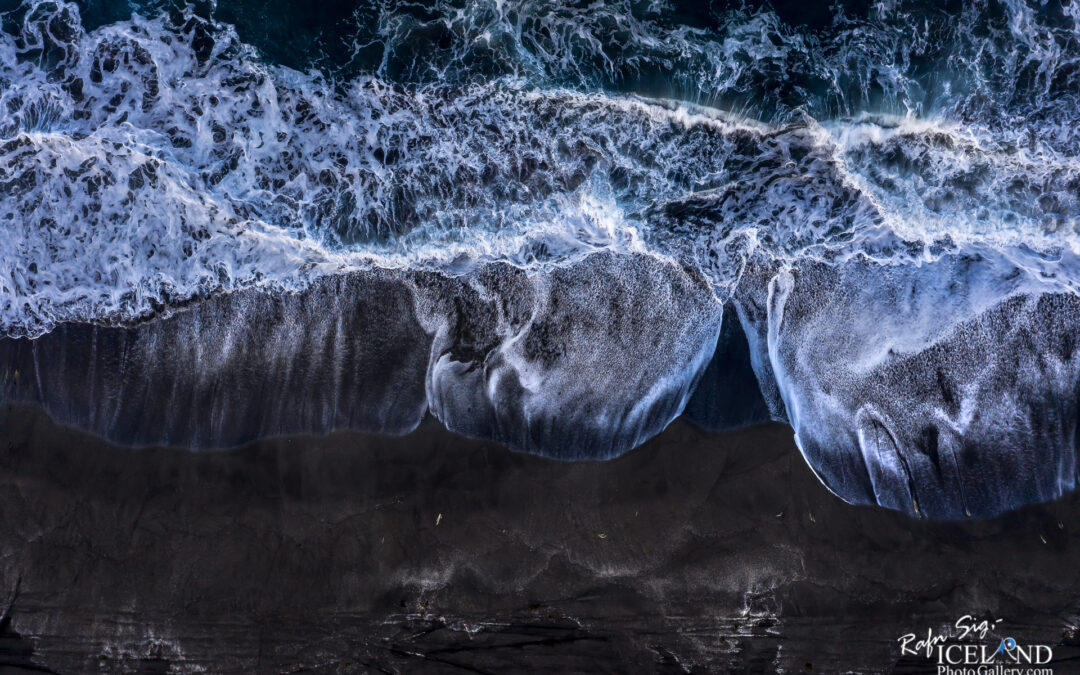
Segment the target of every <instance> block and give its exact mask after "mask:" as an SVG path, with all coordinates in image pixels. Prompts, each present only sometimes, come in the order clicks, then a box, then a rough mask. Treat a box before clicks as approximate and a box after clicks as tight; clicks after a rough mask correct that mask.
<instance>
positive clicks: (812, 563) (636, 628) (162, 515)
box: [0, 406, 1080, 673]
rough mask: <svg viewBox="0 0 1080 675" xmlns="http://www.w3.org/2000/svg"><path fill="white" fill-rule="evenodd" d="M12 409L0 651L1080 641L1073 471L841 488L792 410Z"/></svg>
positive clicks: (47, 665)
mask: <svg viewBox="0 0 1080 675" xmlns="http://www.w3.org/2000/svg"><path fill="white" fill-rule="evenodd" d="M0 429H3V430H4V438H3V441H4V442H3V443H2V444H0V482H2V485H0V608H2V609H3V621H2V623H0V629H2V633H0V671H2V672H5V673H8V672H11V673H18V672H42V671H45V672H62V673H76V672H195V671H200V670H201V671H204V672H215V673H217V672H237V673H239V672H327V673H329V672H507V671H508V670H510V669H517V668H523V667H525V668H528V669H529V670H533V671H546V672H687V671H689V672H705V671H712V672H717V671H719V672H724V671H732V672H826V673H828V672H892V671H895V672H933V671H932V667H933V666H932V665H931V662H930V661H927V660H926V659H913V658H910V657H909V658H908V659H907V660H902V659H901V658H900V653H899V649H898V643H897V639H898V638H899V636H901V635H903V634H906V633H909V632H916V633H920V634H921V633H924V632H925V631H926V630H927V629H928V628H933V629H934V630H935V631H937V630H939V629H944V628H945V627H947V626H948V625H951V624H952V623H953V622H954V621H955V620H956V619H957V618H958V617H960V616H962V615H964V614H971V615H974V616H977V617H984V616H985V617H990V618H998V619H1002V620H1003V624H1002V630H1005V627H1008V630H1009V631H1010V634H1012V635H1013V636H1014V637H1016V639H1017V640H1022V641H1024V642H1026V643H1046V644H1050V645H1053V646H1054V656H1055V663H1056V664H1058V667H1059V669H1060V672H1067V670H1066V669H1067V668H1069V667H1070V666H1069V665H1068V664H1069V663H1072V664H1075V663H1076V660H1077V658H1078V656H1080V639H1078V636H1077V633H1076V624H1077V618H1076V609H1077V607H1076V598H1077V597H1080V566H1078V565H1077V564H1076V555H1075V550H1076V546H1077V543H1078V542H1077V538H1078V537H1077V530H1076V522H1077V518H1076V515H1077V514H1078V513H1080V495H1074V496H1072V497H1069V498H1066V499H1065V500H1062V501H1060V502H1057V503H1054V504H1050V505H1046V506H1041V507H1034V508H1028V509H1025V510H1023V511H1020V512H1017V513H1015V514H1012V515H1009V516H1006V517H1003V518H1000V519H997V520H994V521H988V522H965V523H930V522H926V521H919V520H913V519H911V518H909V517H907V516H904V515H902V514H899V513H894V512H890V511H887V510H884V509H879V508H870V507H854V506H849V505H847V504H845V503H843V502H842V501H840V500H839V499H837V498H836V497H834V496H833V495H831V494H829V493H828V491H827V490H826V489H825V488H824V487H823V486H822V485H821V484H820V483H819V482H818V481H817V480H816V478H815V477H814V476H813V474H812V473H811V471H810V470H809V468H808V467H807V465H806V464H805V462H804V461H803V460H802V458H801V457H800V456H799V454H798V451H797V450H796V449H795V447H794V445H793V443H792V441H791V433H790V430H789V429H788V428H787V427H785V426H782V425H765V426H758V427H754V428H751V429H748V430H745V431H741V432H736V433H728V434H722V435H713V434H708V433H705V432H702V431H699V430H697V429H696V428H694V427H692V426H690V425H689V424H687V423H685V422H683V421H681V420H677V421H676V422H675V423H674V424H672V425H671V427H670V428H668V429H667V430H666V431H665V432H664V433H663V434H661V435H660V436H659V437H657V438H655V439H653V440H652V441H650V442H648V443H646V444H645V445H644V446H642V447H640V448H638V449H636V450H634V451H632V452H630V453H628V454H627V455H625V456H623V457H621V458H619V459H617V460H614V461H610V462H580V463H565V462H558V461H554V460H549V459H542V458H537V457H532V456H528V455H521V454H515V453H511V452H509V451H507V450H506V449H504V448H503V447H501V446H499V445H497V444H494V443H487V442H481V441H474V440H469V439H465V438H462V437H459V436H456V435H453V434H450V433H448V432H446V431H445V430H443V429H442V428H441V427H440V426H439V425H438V424H437V423H435V422H434V421H432V420H427V421H426V422H425V423H424V424H423V425H422V426H421V428H420V429H418V430H417V431H415V432H413V433H411V434H408V435H407V436H404V437H378V436H369V435H362V434H355V433H336V434H333V435H331V436H328V437H323V438H311V437H304V438H282V439H274V440H267V441H262V442H258V443H255V444H253V445H250V446H247V447H245V448H242V449H239V450H235V451H227V452H216V453H191V452H186V451H177V450H169V449H144V450H129V449H123V448H119V447H116V446H112V445H109V444H106V443H103V442H101V441H99V440H97V439H96V438H94V437H92V436H88V435H86V434H83V433H81V432H78V431H74V430H71V429H67V428H63V427H58V426H57V425H55V424H54V423H52V422H51V421H50V420H49V419H48V418H46V417H45V416H44V415H42V414H40V413H37V412H34V411H33V410H30V409H26V408H20V407H12V406H5V407H4V408H3V412H2V416H0Z"/></svg>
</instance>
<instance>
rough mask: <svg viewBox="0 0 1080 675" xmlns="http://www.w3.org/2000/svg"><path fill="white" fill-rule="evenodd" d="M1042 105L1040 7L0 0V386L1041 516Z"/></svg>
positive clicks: (245, 430) (1062, 234)
mask: <svg viewBox="0 0 1080 675" xmlns="http://www.w3.org/2000/svg"><path fill="white" fill-rule="evenodd" d="M811 5H813V6H811ZM1078 97H1080V4H1078V3H1077V2H1076V1H1075V0H1072V1H1070V2H1064V1H1049V0H1048V1H1046V2H1041V1H1039V0H1030V1H1022V0H1008V1H998V0H972V1H970V2H945V3H933V2H904V1H901V0H882V1H879V2H845V3H837V4H834V5H831V6H825V5H818V4H814V3H779V2H778V3H754V2H746V3H722V2H710V3H689V2H688V3H671V2H659V1H656V2H630V1H622V2H580V3H578V2H539V1H523V2H514V1H511V0H495V1H492V2H452V1H444V0H439V1H436V2H433V3H420V2H408V1H404V0H403V1H398V2H380V3H366V2H337V3H319V4H318V6H317V7H308V6H306V5H303V4H296V3H288V2H284V1H283V0H281V1H271V0H262V1H254V0H252V1H246V2H220V3H214V2H161V1H159V2H116V1H97V2H57V1H45V0H26V1H24V2H21V3H16V2H5V3H3V7H2V14H0V228H2V233H3V236H0V335H3V336H4V342H3V349H4V350H6V351H5V352H4V354H5V355H6V356H5V358H7V359H8V367H7V368H6V370H8V371H11V373H12V376H11V378H9V377H8V375H7V374H6V373H5V380H4V385H3V386H4V388H5V389H4V391H5V392H6V395H8V396H12V397H15V398H21V399H26V398H29V399H33V400H37V401H39V402H42V403H43V404H44V405H45V406H46V408H48V409H49V410H50V411H51V412H52V413H53V414H54V416H56V417H58V418H59V419H60V420H61V421H66V422H70V423H74V424H77V425H79V426H82V427H84V428H88V429H91V430H93V431H96V432H98V433H101V434H102V435H105V436H107V437H110V438H113V439H115V440H119V441H122V442H126V443H131V444H145V443H157V442H164V443H168V444H174V445H181V446H189V447H223V446H228V445H232V444H235V443H239V442H243V441H245V440H250V439H251V438H256V437H260V436H264V435H273V434H277V433H292V432H303V431H317V432H325V431H329V430H332V429H335V428H341V427H350V428H364V429H370V430H376V431H383V432H387V433H402V432H404V431H407V430H409V429H410V428H413V427H414V426H415V425H416V424H418V423H419V420H420V419H421V418H422V416H423V415H424V414H426V413H428V412H430V413H431V414H433V415H435V416H436V417H437V418H439V419H440V420H441V421H443V423H444V424H446V425H447V426H448V427H449V428H451V429H453V430H456V431H460V432H462V433H466V434H469V435H473V436H480V437H486V438H494V439H497V440H500V441H503V442H505V443H507V444H509V445H510V446H511V447H513V448H515V449H519V450H525V451H529V452H537V453H540V454H546V455H551V456H556V457H561V458H567V459H577V458H605V457H611V456H615V455H618V454H621V453H622V452H625V451H626V450H629V449H630V448H632V447H634V446H636V445H638V444H639V443H641V442H642V441H644V440H645V439H647V438H648V437H650V436H652V435H654V434H655V433H657V432H658V431H660V430H661V429H663V428H664V427H665V426H666V425H667V424H668V423H669V422H670V421H671V420H672V419H674V418H675V417H677V416H678V415H680V414H682V413H683V412H684V410H687V409H692V410H693V411H694V414H693V418H694V421H696V422H697V423H699V424H700V425H702V426H705V427H708V428H714V429H723V428H729V427H731V426H736V425H737V424H743V423H748V422H753V421H757V420H763V419H767V418H772V419H777V420H782V421H786V422H788V423H789V424H791V426H792V428H793V430H794V432H795V435H796V440H797V442H798V444H799V447H800V449H801V450H802V452H803V454H804V456H805V457H806V458H807V460H808V461H809V462H810V464H811V466H813V467H814V469H815V471H816V472H817V473H818V475H819V477H820V478H821V479H822V480H823V481H824V482H825V484H826V485H828V486H829V487H830V489H832V490H833V491H835V492H836V493H837V494H839V495H840V496H841V497H843V498H845V499H847V500H848V501H852V502H859V503H877V504H881V505H883V506H888V507H890V508H896V509H900V510H903V511H907V512H909V513H911V514H913V515H930V516H935V517H944V518H952V517H967V516H980V515H983V516H985V515H992V514H995V513H998V512H1001V511H1003V510H1008V509H1010V508H1014V507H1016V506H1019V505H1022V504H1026V503H1030V502H1037V501H1044V500H1047V499H1052V498H1054V497H1056V496H1060V495H1061V494H1063V493H1065V492H1067V491H1069V490H1072V489H1073V488H1074V487H1075V485H1076V481H1077V477H1078V475H1077V463H1076V443H1077V437H1076V426H1077V420H1078V410H1080V406H1078V401H1077V391H1078V387H1080V360H1078V358H1077V356H1076V354H1075V347H1076V345H1075V342H1076V338H1075V336H1076V334H1077V330H1078V329H1080V295H1078V283H1080V259H1078V254H1080V160H1078V153H1080V113H1078V110H1080V107H1078ZM343 279H345V280H346V281H342V280H343ZM349 279H354V280H355V279H361V280H370V279H377V280H378V281H377V283H376V282H370V283H375V284H376V285H375V286H370V285H369V282H368V281H361V282H357V283H353V282H352V281H348V280H349ZM379 284H384V285H388V286H385V287H384V286H380V285H379ZM390 287H392V288H394V289H398V290H386V289H387V288H390ZM373 289H375V290H373ZM380 289H381V290H380ZM399 292H400V293H401V294H403V295H402V298H404V299H400V298H397V296H396V295H395V293H399ZM391 296H393V298H396V299H393V300H392V301H391V300H388V299H387V298H391ZM252 298H254V299H252ZM357 307H360V309H357ZM390 326H393V330H391V328H390ZM394 331H397V332H394ZM391 334H392V335H393V336H398V337H387V336H388V335H391ZM401 335H409V336H415V337H416V340H415V343H416V344H415V346H411V347H409V348H408V349H405V348H404V347H402V348H400V349H399V348H398V347H399V346H400V345H403V344H410V345H412V343H411V342H409V340H407V339H405V338H402V337H400V336H401ZM409 339H412V338H411V337H410V338H409ZM132 344H135V345H136V347H134V348H133V347H132V346H131V345H132ZM102 345H106V346H102ZM107 345H112V346H111V347H108V346H107ZM110 350H111V351H110ZM405 351H407V352H408V354H405V353H404V352H405ZM72 354H74V355H72ZM733 354H734V356H732V355H733ZM72 363H75V364H77V365H78V367H74V366H72ZM151 363H153V364H155V365H154V366H153V370H152V372H153V373H154V375H153V378H154V382H153V383H151V384H150V385H146V386H145V387H144V388H143V389H140V390H139V391H144V392H145V391H153V392H156V393H155V394H154V395H153V396H151V397H150V399H149V402H146V401H145V400H144V401H142V402H139V403H138V404H137V405H136V404H135V403H133V402H132V401H133V399H135V398H137V397H142V396H144V395H143V394H139V395H135V394H132V393H130V389H131V382H130V376H129V375H126V374H125V372H127V371H132V372H143V373H146V372H151V366H150V365H148V364H151ZM388 363H389V364H394V363H401V364H408V365H402V366H401V367H400V368H396V369H395V368H389V371H393V372H388V369H387V368H382V366H378V364H388ZM63 364H67V365H63ZM358 364H359V365H358ZM372 364H375V365H372ZM710 364H727V365H724V366H723V367H720V366H719V365H714V366H713V367H712V368H711V369H710ZM20 365H21V368H22V379H21V383H19V382H17V381H16V379H15V376H14V373H15V372H16V371H17V370H18V369H19V367H20ZM271 366H272V368H271ZM380 368H381V369H380ZM260 369H270V370H272V372H273V373H276V375H273V376H271V375H253V373H255V372H256V371H258V370H260ZM376 371H378V372H377V373H376ZM384 371H387V372H384ZM109 373H112V374H111V375H110V374H109ZM110 377H111V378H112V379H109V378H110ZM147 377H149V376H147ZM102 378H105V379H102ZM245 378H246V379H245ZM259 378H262V379H259ZM267 378H269V379H267ZM275 378H276V379H275ZM402 378H404V379H402ZM406 381H407V382H406ZM298 382H303V383H304V384H303V385H302V387H301V386H300V385H298V384H297V383H298ZM226 388H231V389H233V390H235V392H237V393H235V394H234V395H231V396H232V398H228V397H226V398H228V401H229V406H232V407H228V406H225V403H224V402H223V401H225V399H215V398H214V397H215V396H226V395H225V394H222V393H221V392H222V391H223V390H224V389H226ZM267 391H269V392H273V393H272V395H267V396H265V397H263V398H260V399H259V405H265V406H267V407H268V410H272V412H265V411H264V412H262V413H260V412H258V411H255V410H254V409H252V407H251V404H242V403H240V402H238V401H241V400H243V399H245V398H251V397H252V396H255V395H256V393H261V392H267ZM404 391H407V392H410V393H409V395H407V396H406V395H405V394H402V393H401V392H404ZM724 391H727V392H728V394H727V395H725V396H720V395H719V394H718V392H724ZM125 392H128V393H125ZM162 392H164V393H162ZM178 392H179V393H178ZM290 392H292V393H291V394H290ZM695 397H698V398H697V399H695ZM739 399H745V400H749V401H752V402H753V403H754V405H751V406H750V408H752V409H753V410H755V411H759V412H755V413H753V414H749V416H748V414H744V413H745V410H741V409H740V410H734V408H733V406H734V407H738V406H736V405H735V404H733V403H732V401H733V400H735V401H738V400H739ZM200 400H202V401H208V403H207V405H208V406H209V410H208V411H206V412H205V413H200V415H198V416H196V417H197V418H198V419H194V420H192V419H190V418H191V417H192V415H190V414H187V415H185V413H184V412H183V411H182V410H181V411H179V412H177V410H178V409H177V401H189V402H190V401H200ZM215 400H216V401H217V402H216V403H215ZM695 400H696V401H697V403H695ZM703 401H704V403H703ZM236 406H240V407H241V409H242V411H241V412H237V410H238V409H237V408H236ZM688 406H689V408H688ZM215 411H216V412H215ZM390 411H393V413H392V414H391V412H390ZM402 411H407V414H405V413H403V412H402ZM224 418H230V419H234V420H237V421H227V420H224Z"/></svg>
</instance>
